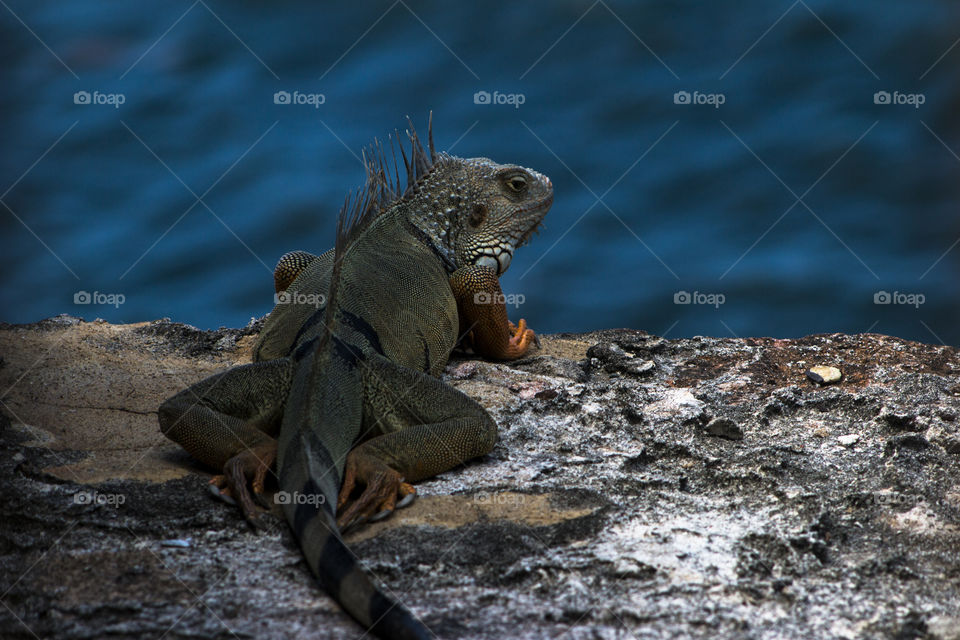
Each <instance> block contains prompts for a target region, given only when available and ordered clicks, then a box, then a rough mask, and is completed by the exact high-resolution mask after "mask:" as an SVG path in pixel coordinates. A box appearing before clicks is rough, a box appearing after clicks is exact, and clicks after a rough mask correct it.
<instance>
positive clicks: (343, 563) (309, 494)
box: [280, 435, 434, 640]
mask: <svg viewBox="0 0 960 640" xmlns="http://www.w3.org/2000/svg"><path fill="white" fill-rule="evenodd" d="M299 440H300V442H299V443H298V444H300V445H302V446H300V447H297V448H298V449H299V451H298V452H296V453H293V452H291V453H292V455H293V456H294V457H295V459H294V460H291V461H290V463H289V464H285V465H284V470H285V471H286V472H285V473H281V477H280V487H281V490H282V491H284V492H286V494H285V495H286V496H288V498H287V504H285V505H284V509H285V511H286V512H287V520H288V521H289V522H290V523H291V525H292V527H293V532H294V535H296V537H297V539H298V540H299V542H300V547H301V548H302V549H303V555H304V556H305V557H306V559H307V564H308V565H309V566H310V570H311V571H312V572H313V574H314V575H315V576H316V577H317V581H318V582H319V583H320V586H322V587H323V589H324V590H325V591H326V592H327V593H329V594H330V596H331V597H333V598H334V599H335V600H336V601H337V602H339V603H340V605H341V606H342V607H343V608H344V609H345V610H346V611H347V613H349V614H350V615H351V616H353V618H354V619H356V620H357V622H359V623H360V624H361V625H363V626H364V628H365V629H369V630H370V632H371V633H373V634H375V635H376V636H377V637H379V638H390V639H393V638H398V639H399V638H402V639H408V638H409V639H411V640H412V639H416V640H422V639H426V638H432V637H434V636H433V634H431V633H430V632H429V631H428V630H427V628H426V627H425V626H424V625H423V624H422V623H420V622H419V621H418V620H416V619H415V618H414V617H413V616H412V615H411V614H410V612H409V611H407V609H405V608H404V607H403V606H401V605H399V604H397V603H396V602H395V601H393V600H391V599H390V598H388V597H387V596H386V595H384V594H383V592H381V591H380V589H379V588H377V587H376V586H375V585H374V584H373V582H371V580H370V578H369V577H368V576H367V574H366V573H365V572H364V570H363V569H362V568H361V567H360V565H359V563H358V562H357V559H356V556H355V555H354V554H353V553H352V552H351V551H350V549H349V548H348V547H347V545H346V544H345V543H344V542H343V540H342V539H341V538H340V533H339V531H338V530H337V524H336V517H335V510H336V504H337V494H338V492H339V487H338V485H339V477H338V476H339V474H338V473H337V468H336V466H335V465H334V464H333V461H332V460H331V457H330V453H329V452H328V451H327V449H326V448H325V447H324V446H323V445H322V444H320V442H318V441H317V440H316V439H315V438H311V437H310V436H309V435H307V436H306V437H302V438H300V439H299ZM314 478H316V479H317V480H314Z"/></svg>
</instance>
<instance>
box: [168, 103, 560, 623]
mask: <svg viewBox="0 0 960 640" xmlns="http://www.w3.org/2000/svg"><path fill="white" fill-rule="evenodd" d="M407 138H408V140H409V145H410V147H411V149H410V156H409V157H408V156H407V152H406V151H405V149H404V146H403V145H402V144H401V145H400V150H401V155H402V158H403V164H404V166H405V168H406V173H407V176H406V185H405V187H403V188H401V182H400V177H399V171H398V162H397V158H396V153H395V152H394V153H393V160H392V162H388V161H387V158H386V154H385V153H384V149H383V146H382V145H380V144H379V143H376V142H374V145H373V147H372V148H371V150H370V153H366V152H365V154H364V164H365V166H366V173H367V180H366V185H365V187H363V188H362V189H360V190H359V191H358V193H357V194H356V196H355V197H354V198H353V199H351V198H350V197H349V196H348V198H347V201H346V203H345V205H344V207H343V209H342V210H341V213H340V218H339V221H338V229H337V236H336V243H335V247H334V248H333V249H331V250H330V251H327V252H326V253H323V254H322V255H319V256H316V255H313V254H310V253H307V252H303V251H296V252H292V253H288V254H286V255H285V256H283V257H282V258H281V260H280V262H279V264H278V265H277V268H276V270H275V272H274V286H275V289H276V291H277V302H278V303H277V304H276V306H275V307H274V309H273V311H272V312H271V313H270V316H269V317H268V318H267V320H266V322H265V324H264V326H263V329H262V331H261V334H260V337H259V340H258V342H257V344H256V345H255V347H254V353H253V360H254V362H253V363H251V364H248V365H243V366H239V367H235V368H233V369H230V370H228V371H225V372H222V373H219V374H216V375H214V376H211V377H209V378H207V379H205V380H202V381H201V382H198V383H197V384H195V385H193V386H191V387H189V388H188V389H186V390H184V391H182V392H181V393H179V394H177V395H175V396H173V397H172V398H170V399H168V400H167V401H166V402H164V403H163V405H162V406H161V407H160V410H159V418H160V428H161V430H162V431H163V433H164V434H166V436H167V437H169V438H171V439H172V440H174V441H175V442H177V443H179V444H180V445H181V446H183V448H184V449H186V450H187V451H188V452H189V453H190V454H191V455H192V456H193V457H195V458H196V459H198V460H200V461H201V462H203V463H205V464H208V465H210V466H211V467H214V468H215V469H217V470H220V471H221V475H218V476H215V477H214V479H213V480H212V481H211V484H213V485H214V486H215V487H216V488H217V489H218V490H221V491H222V492H223V493H224V494H225V495H227V496H229V497H231V498H232V499H234V500H235V501H236V502H237V503H238V504H239V506H240V508H241V509H242V511H243V513H244V515H245V516H246V517H247V518H248V519H249V520H250V521H251V522H252V523H254V524H258V523H260V522H261V521H260V519H261V517H262V514H263V509H262V508H261V507H260V506H258V505H257V504H255V503H254V498H257V499H258V500H262V497H261V496H260V494H262V493H263V492H264V482H265V480H266V477H267V474H268V473H269V472H271V471H272V469H273V467H274V464H275V467H276V474H277V477H278V481H279V492H278V493H277V494H276V495H277V496H278V497H280V501H281V502H283V512H284V515H285V517H286V520H287V521H288V523H289V524H290V526H291V528H292V530H293V533H294V535H295V536H296V538H297V539H298V541H299V543H300V546H301V548H302V550H303V553H304V556H305V557H306V560H307V563H308V565H309V566H310V569H311V570H312V572H313V573H314V575H315V576H316V577H317V579H318V581H319V583H320V584H321V586H322V587H323V588H324V589H325V590H326V591H327V592H328V593H329V594H330V595H331V596H333V597H334V598H335V599H336V600H337V601H338V602H339V603H340V604H341V606H342V607H343V608H344V609H345V610H346V611H347V612H348V613H349V614H350V615H351V616H353V617H354V618H355V619H356V620H357V621H358V622H359V623H360V624H362V625H363V626H364V627H365V628H367V629H369V630H371V631H372V632H373V633H375V634H376V635H377V636H379V637H382V638H427V637H432V634H431V633H430V632H429V631H428V630H427V628H426V627H425V626H424V625H423V624H422V623H421V622H420V621H419V620H417V619H415V618H414V617H413V616H412V614H410V612H409V611H408V610H407V609H406V608H404V607H402V606H401V605H400V604H398V603H396V602H395V601H393V600H391V599H389V598H388V597H387V596H385V595H384V594H383V593H382V592H381V591H380V589H379V588H378V587H376V586H374V584H373V583H372V582H371V580H370V579H369V578H368V577H367V575H366V574H365V573H364V572H363V571H362V570H361V568H360V567H359V565H358V563H357V561H356V559H355V557H354V556H353V555H352V553H351V552H350V550H349V549H348V548H347V547H346V545H345V544H344V543H343V541H342V539H341V536H340V532H341V531H343V530H345V529H346V528H348V527H350V526H351V525H354V524H358V523H361V522H363V521H366V520H369V519H370V518H372V517H375V516H380V515H381V514H384V513H389V512H391V511H392V510H393V509H394V508H396V507H397V506H403V503H405V502H408V501H409V500H411V499H412V498H413V496H414V495H415V493H416V491H415V489H414V488H413V486H411V485H410V484H409V483H410V482H416V481H418V480H422V479H424V478H429V477H431V476H434V475H436V474H438V473H441V472H443V471H446V470H448V469H451V468H453V467H455V466H457V465H459V464H461V463H463V462H464V461H466V460H469V459H471V458H474V457H477V456H481V455H484V454H486V453H488V452H489V451H490V450H491V449H492V448H493V446H494V444H495V441H496V437H497V427H496V424H495V423H494V421H493V419H492V418H491V417H490V416H489V414H488V413H487V412H486V411H485V410H484V409H483V407H482V406H480V404H478V403H477V402H476V401H474V400H472V399H471V398H469V397H468V396H466V395H465V394H463V393H461V392H460V391H458V390H456V389H454V388H453V387H450V386H448V385H446V384H444V383H443V382H441V381H440V380H439V379H438V378H437V377H436V376H438V375H439V374H440V372H441V371H442V370H443V368H444V366H445V365H446V362H447V360H448V357H449V354H450V352H451V350H452V349H453V348H454V346H455V345H456V344H457V343H458V339H459V338H461V337H463V338H465V341H467V342H469V344H470V345H471V346H472V348H473V349H474V350H475V351H476V352H477V353H478V354H480V355H483V356H486V357H490V358H494V359H514V358H519V357H521V356H522V355H524V354H525V353H526V352H527V350H528V348H529V347H530V344H531V342H534V341H536V335H535V334H534V332H533V331H532V330H531V329H528V328H527V327H526V323H525V322H524V321H523V320H520V321H519V322H518V324H517V325H516V326H514V325H513V324H512V323H511V322H509V321H508V319H507V313H506V308H505V306H504V304H503V296H502V293H501V289H500V284H499V280H498V277H499V276H500V275H502V274H503V272H504V271H506V270H507V267H509V266H510V261H511V258H512V257H513V252H514V251H515V250H516V249H517V248H518V247H520V246H521V245H523V244H524V243H525V242H527V240H528V239H529V238H530V236H531V234H532V233H533V232H534V231H535V230H536V229H537V228H538V226H539V225H540V222H541V220H542V219H543V217H544V215H545V214H546V212H547V210H548V209H549V207H550V205H551V204H552V202H553V186H552V185H551V183H550V180H549V179H548V178H547V177H546V176H543V175H541V174H539V173H537V172H536V171H532V170H530V169H525V168H523V167H519V166H515V165H501V164H496V163H494V162H493V161H491V160H489V159H486V158H470V159H463V158H458V157H454V156H451V155H447V154H445V153H437V152H436V151H435V149H434V145H433V126H432V117H431V119H430V127H429V135H428V140H429V153H428V152H427V151H426V150H425V149H424V148H423V145H422V144H421V142H420V140H419V138H418V137H417V134H416V131H415V130H414V129H413V126H412V123H411V124H410V129H409V130H408V131H407ZM391 148H392V144H391ZM391 166H392V169H393V171H392V172H391V171H390V167H391ZM391 173H392V174H393V175H392V176H391ZM251 488H252V493H251V490H250V489H251Z"/></svg>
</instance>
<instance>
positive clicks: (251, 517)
mask: <svg viewBox="0 0 960 640" xmlns="http://www.w3.org/2000/svg"><path fill="white" fill-rule="evenodd" d="M276 459H277V444H276V441H270V442H265V443H263V444H261V445H257V446H255V447H253V448H252V449H248V450H246V451H243V452H241V453H238V454H237V455H235V456H233V457H232V458H230V459H229V460H227V462H226V464H224V465H223V473H222V474H221V475H217V476H214V477H213V478H211V480H210V485H211V488H215V490H216V491H218V493H219V494H220V497H221V498H223V499H224V500H226V501H227V502H233V503H235V504H237V505H239V507H240V510H241V511H242V512H243V517H244V518H246V519H247V521H248V522H250V524H252V525H254V526H255V527H258V528H262V527H263V526H265V523H264V521H263V515H264V514H265V513H267V510H266V509H264V508H263V507H261V506H259V505H257V504H256V503H255V502H254V498H259V497H260V496H261V495H263V490H264V489H263V487H264V482H265V481H266V478H267V472H269V471H270V470H271V468H272V467H273V463H274V461H275V460H276ZM248 485H249V486H248ZM251 487H252V488H253V494H252V495H251V493H250V488H251Z"/></svg>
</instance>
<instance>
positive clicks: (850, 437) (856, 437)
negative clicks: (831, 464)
mask: <svg viewBox="0 0 960 640" xmlns="http://www.w3.org/2000/svg"><path fill="white" fill-rule="evenodd" d="M859 441H860V434H858V433H849V434H847V435H845V436H840V437H839V438H837V442H839V443H840V444H842V445H843V446H845V447H849V446H850V445H852V444H855V443H857V442H859Z"/></svg>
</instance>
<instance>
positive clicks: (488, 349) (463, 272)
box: [450, 265, 539, 360]
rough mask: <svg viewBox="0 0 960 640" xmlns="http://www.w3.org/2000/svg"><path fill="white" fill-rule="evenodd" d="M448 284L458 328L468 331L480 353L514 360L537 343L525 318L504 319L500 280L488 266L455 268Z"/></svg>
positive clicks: (503, 300)
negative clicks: (455, 303) (515, 320)
mask: <svg viewBox="0 0 960 640" xmlns="http://www.w3.org/2000/svg"><path fill="white" fill-rule="evenodd" d="M450 287H451V288H452V289H453V295H454V297H455V298H456V299H457V310H458V312H459V314H460V324H461V327H460V330H461V331H462V332H467V333H468V334H469V340H470V343H471V346H472V347H473V349H474V350H475V351H476V352H477V353H479V354H480V355H482V356H485V357H488V358H494V359H497V360H516V359H517V358H520V357H522V356H524V355H525V354H526V353H527V350H528V349H529V348H530V344H531V343H535V344H539V341H538V340H537V336H536V334H535V333H534V332H533V330H532V329H528V328H527V323H526V321H525V320H520V322H519V323H518V324H517V325H514V324H513V323H512V322H510V321H509V320H508V319H507V308H506V306H505V304H504V302H505V298H504V295H503V291H502V290H501V289H500V280H499V279H498V278H497V272H496V271H494V270H493V269H491V268H490V267H486V266H481V265H473V266H469V267H463V268H461V269H457V270H456V271H454V272H453V275H451V276H450Z"/></svg>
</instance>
